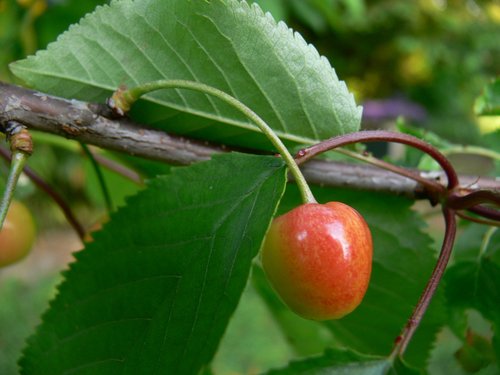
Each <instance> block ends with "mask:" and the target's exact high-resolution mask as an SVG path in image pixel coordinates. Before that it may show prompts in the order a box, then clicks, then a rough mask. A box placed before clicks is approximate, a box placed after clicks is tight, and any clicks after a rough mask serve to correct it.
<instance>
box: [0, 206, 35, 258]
mask: <svg viewBox="0 0 500 375" xmlns="http://www.w3.org/2000/svg"><path fill="white" fill-rule="evenodd" d="M34 240H35V222H34V221H33V216H32V215H31V213H30V211H29V210H28V208H27V207H26V206H25V205H24V204H22V203H21V202H19V201H16V200H14V201H12V203H11V205H10V207H9V211H8V212H7V216H6V218H5V222H4V223H3V227H2V230H1V231H0V267H4V266H7V265H9V264H12V263H15V262H17V261H18V260H20V259H22V258H24V257H25V256H26V255H27V254H28V253H29V251H30V250H31V247H32V246H33V242H34Z"/></svg>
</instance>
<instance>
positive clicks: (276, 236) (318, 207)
mask: <svg viewBox="0 0 500 375" xmlns="http://www.w3.org/2000/svg"><path fill="white" fill-rule="evenodd" d="M372 253H373V244H372V237H371V233H370V230H369V228H368V225H367V224H366V222H365V220H364V219H363V217H362V216H361V215H360V214H359V213H358V212H357V211H356V210H355V209H353V208H352V207H350V206H348V205H346V204H343V203H340V202H329V203H326V204H318V203H308V204H303V205H301V206H299V207H296V208H295V209H293V210H292V211H290V212H288V213H286V214H284V215H282V216H279V217H277V218H276V219H275V220H274V221H273V223H272V224H271V227H270V229H269V232H268V234H267V236H266V239H265V242H264V246H263V249H262V266H263V268H264V271H265V272H266V274H267V277H268V279H269V281H270V282H271V285H272V286H273V288H274V289H275V290H276V292H277V293H278V294H279V295H280V297H281V299H282V300H283V302H285V304H286V305H288V307H289V308H290V309H291V310H293V311H294V312H295V313H297V314H298V315H300V316H302V317H304V318H308V319H313V320H328V319H339V318H341V317H343V316H345V315H347V314H349V313H350V312H352V311H353V310H354V309H355V308H356V307H357V306H358V305H359V304H360V303H361V301H362V299H363V297H364V295H365V293H366V290H367V288H368V283H369V280H370V274H371V269H372Z"/></svg>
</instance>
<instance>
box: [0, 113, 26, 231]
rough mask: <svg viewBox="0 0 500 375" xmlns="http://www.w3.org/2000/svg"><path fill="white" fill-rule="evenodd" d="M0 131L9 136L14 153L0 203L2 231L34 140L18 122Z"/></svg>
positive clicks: (12, 122) (11, 123) (0, 226)
mask: <svg viewBox="0 0 500 375" xmlns="http://www.w3.org/2000/svg"><path fill="white" fill-rule="evenodd" d="M0 130H1V131H2V132H4V133H5V134H6V135H7V141H8V142H9V143H10V150H11V152H12V158H11V164H10V172H9V176H8V178H7V184H6V186H5V191H4V193H3V196H2V201H1V202H0V229H2V227H3V223H4V221H5V218H6V216H7V212H8V211H9V206H10V204H11V202H12V199H13V197H14V191H15V190H16V185H17V181H18V180H19V176H20V175H21V173H22V172H23V169H24V166H25V165H26V161H27V160H28V157H29V156H30V155H31V154H32V153H33V140H32V139H31V135H30V133H29V132H28V129H27V128H26V127H25V126H24V125H22V124H20V123H18V122H16V121H9V122H7V124H6V125H5V127H3V128H0Z"/></svg>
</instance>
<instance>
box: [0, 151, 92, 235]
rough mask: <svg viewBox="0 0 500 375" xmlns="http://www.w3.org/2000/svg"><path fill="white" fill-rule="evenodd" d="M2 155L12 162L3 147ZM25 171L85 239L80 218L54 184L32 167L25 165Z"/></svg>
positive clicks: (0, 153) (0, 152) (0, 154)
mask: <svg viewBox="0 0 500 375" xmlns="http://www.w3.org/2000/svg"><path fill="white" fill-rule="evenodd" d="M0 156H1V157H2V158H3V159H5V160H7V161H8V162H10V153H9V151H7V150H6V149H5V148H3V147H0ZM23 172H24V173H26V175H27V176H28V177H29V178H30V180H31V181H33V183H34V184H35V185H36V186H37V187H38V188H40V189H41V190H43V191H44V192H45V193H47V195H49V196H50V197H51V198H52V199H53V200H54V202H56V204H57V205H58V206H59V207H60V208H61V210H62V211H63V213H64V216H65V217H66V219H67V220H68V222H69V224H70V225H71V226H72V227H73V229H74V230H75V232H76V233H77V234H78V237H80V239H81V240H82V241H83V240H84V238H85V229H84V228H83V226H82V225H81V224H80V222H79V221H78V219H77V218H76V217H75V215H74V214H73V211H72V210H71V208H70V207H69V205H68V204H67V203H66V201H65V200H64V198H63V197H62V196H61V195H60V194H59V193H58V192H57V191H55V190H54V189H53V188H52V186H50V185H49V184H47V183H46V182H45V181H44V180H43V178H41V177H40V176H38V174H37V173H36V172H35V171H33V170H32V169H31V168H30V167H27V166H25V167H24V169H23Z"/></svg>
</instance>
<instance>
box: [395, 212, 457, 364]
mask: <svg viewBox="0 0 500 375" xmlns="http://www.w3.org/2000/svg"><path fill="white" fill-rule="evenodd" d="M443 215H444V219H445V223H446V230H445V234H444V239H443V245H442V246H441V252H440V254H439V258H438V260H437V263H436V266H435V267H434V270H433V271H432V274H431V277H430V279H429V281H428V282H427V285H426V287H425V289H424V292H423V293H422V295H421V296H420V299H419V301H418V303H417V306H416V307H415V310H413V313H412V315H411V316H410V318H409V319H408V322H407V323H406V326H405V328H404V329H403V331H402V332H401V334H400V335H399V336H398V337H397V338H396V341H395V346H394V349H393V350H392V353H391V357H392V358H395V356H402V355H403V354H404V352H405V350H406V348H407V346H408V344H409V342H410V340H411V338H412V336H413V334H414V333H415V331H416V329H417V328H418V326H419V324H420V321H421V320H422V317H423V316H424V314H425V311H426V310H427V308H428V307H429V304H430V302H431V300H432V297H433V296H434V293H435V292H436V289H437V287H438V285H439V282H440V281H441V278H442V277H443V274H444V271H445V269H446V265H447V264H448V261H449V260H450V256H451V251H452V249H453V244H454V242H455V235H456V232H457V223H456V217H455V211H453V210H451V209H449V208H447V207H444V208H443Z"/></svg>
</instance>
